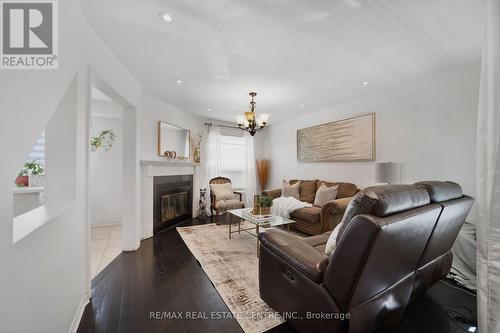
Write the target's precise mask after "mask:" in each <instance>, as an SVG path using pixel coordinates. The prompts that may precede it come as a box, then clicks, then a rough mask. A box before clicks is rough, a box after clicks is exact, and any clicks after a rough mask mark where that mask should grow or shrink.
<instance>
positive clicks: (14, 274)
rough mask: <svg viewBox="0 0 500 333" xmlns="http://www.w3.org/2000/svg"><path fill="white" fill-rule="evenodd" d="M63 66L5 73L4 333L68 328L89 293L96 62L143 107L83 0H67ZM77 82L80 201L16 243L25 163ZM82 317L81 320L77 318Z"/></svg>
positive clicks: (62, 7)
mask: <svg viewBox="0 0 500 333" xmlns="http://www.w3.org/2000/svg"><path fill="white" fill-rule="evenodd" d="M58 3H59V12H60V13H59V18H60V22H59V26H60V27H61V28H60V29H59V48H60V55H59V69H58V70H50V71H48V70H32V71H27V70H24V71H17V70H8V71H7V70H3V71H1V73H0V112H1V113H2V122H0V140H1V142H4V143H6V144H4V145H3V148H2V163H0V221H2V223H0V262H1V263H2V268H1V270H0V295H2V298H3V299H4V300H8V301H6V302H2V303H1V304H0V332H68V330H70V328H71V327H72V325H73V323H74V322H75V321H74V319H75V315H76V314H77V313H79V312H78V311H79V310H80V309H82V307H81V305H82V304H84V302H85V301H86V299H88V296H89V291H90V290H89V283H88V282H89V278H90V272H89V258H88V255H89V249H88V240H89V230H88V224H87V215H88V214H87V194H88V193H87V186H86V183H87V174H88V169H87V167H86V165H87V158H88V153H87V151H88V103H87V100H88V96H89V94H90V93H89V85H90V81H89V66H92V68H93V69H94V70H95V71H96V72H97V73H98V74H99V76H100V77H102V78H103V79H104V80H105V81H106V82H108V84H110V85H111V86H112V87H114V88H115V89H116V90H117V92H118V93H119V94H120V95H122V96H123V97H124V98H126V99H127V100H128V101H129V102H130V103H131V104H133V105H134V106H136V107H137V108H139V103H140V98H139V95H140V89H139V84H138V83H137V82H136V81H135V80H134V79H133V78H132V76H131V75H130V74H129V73H128V72H127V70H126V69H125V68H124V67H123V66H122V65H121V64H120V62H119V61H118V60H117V59H116V58H115V56H114V55H113V53H112V52H111V51H110V50H109V49H108V48H107V47H106V46H105V45H104V44H103V43H102V41H101V40H100V39H99V38H98V37H97V35H96V34H95V33H94V31H93V30H92V29H91V28H90V27H89V26H88V25H87V23H86V22H85V20H84V17H83V15H82V13H81V9H80V3H79V2H78V1H76V0H64V1H59V2H58ZM74 79H75V80H76V84H77V105H76V112H77V115H76V117H77V124H76V131H75V133H74V134H75V136H76V144H75V146H74V150H75V152H76V170H74V171H75V182H76V194H75V197H76V199H75V202H76V205H75V207H73V208H72V209H71V210H69V211H66V212H65V213H64V214H61V215H59V216H57V217H55V218H53V219H52V220H51V221H49V222H48V223H45V224H44V225H42V226H40V227H39V228H38V229H36V230H35V231H33V232H32V233H30V234H29V235H28V236H26V237H25V238H23V239H21V240H20V241H18V242H17V243H12V234H13V226H12V223H11V221H12V211H13V209H12V206H13V196H12V186H13V179H14V178H15V176H16V174H17V172H18V169H19V166H20V165H22V163H23V161H25V160H26V157H27V156H28V154H29V152H30V150H31V148H32V146H33V143H34V142H35V141H36V139H37V137H38V136H39V135H40V133H41V132H42V131H43V129H44V128H45V127H46V125H47V123H48V121H49V119H50V118H51V115H52V114H53V113H54V111H55V110H56V108H57V106H58V105H59V102H60V101H61V99H62V97H63V95H64V93H65V92H66V90H67V88H68V86H69V85H70V83H71V82H72V81H73V80H74ZM76 318H77V317H76Z"/></svg>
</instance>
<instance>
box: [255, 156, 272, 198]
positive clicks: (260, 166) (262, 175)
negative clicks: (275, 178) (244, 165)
mask: <svg viewBox="0 0 500 333" xmlns="http://www.w3.org/2000/svg"><path fill="white" fill-rule="evenodd" d="M270 167H271V161H270V160H257V174H258V175H259V184H260V189H261V190H262V191H264V190H265V189H266V184H267V178H268V176H269V168H270Z"/></svg>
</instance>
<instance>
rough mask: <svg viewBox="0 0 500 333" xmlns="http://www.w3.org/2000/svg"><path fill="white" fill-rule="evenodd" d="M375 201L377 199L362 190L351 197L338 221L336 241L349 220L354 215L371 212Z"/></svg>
mask: <svg viewBox="0 0 500 333" xmlns="http://www.w3.org/2000/svg"><path fill="white" fill-rule="evenodd" d="M377 201H378V200H377V199H374V198H371V197H370V196H368V194H366V193H364V192H359V193H358V194H356V195H355V196H354V197H353V198H352V200H351V202H350V203H349V205H348V206H347V208H346V209H345V212H344V216H343V217H342V221H341V222H340V223H339V225H340V229H339V232H338V234H337V242H338V241H339V240H340V237H342V234H343V233H344V231H345V230H346V229H347V226H348V225H349V223H350V222H351V220H352V219H353V218H354V217H355V216H356V215H361V214H369V213H371V211H372V208H373V206H374V205H375V204H376V203H377Z"/></svg>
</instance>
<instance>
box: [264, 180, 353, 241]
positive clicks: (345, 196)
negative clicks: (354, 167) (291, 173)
mask: <svg viewBox="0 0 500 333" xmlns="http://www.w3.org/2000/svg"><path fill="white" fill-rule="evenodd" d="M296 182H298V180H297V179H293V180H290V184H292V185H293V184H295V183H296ZM321 183H325V185H326V186H328V187H330V186H334V185H338V186H339V188H338V193H337V199H335V200H332V201H330V202H328V203H326V204H325V205H324V206H323V207H316V206H313V207H309V208H302V209H298V210H296V211H294V212H293V213H292V214H291V215H290V218H291V219H292V220H294V221H295V223H293V224H291V227H292V228H294V229H296V230H299V231H301V232H303V233H306V234H308V235H319V234H322V233H324V232H326V231H328V230H333V228H335V227H336V226H337V224H339V223H340V221H341V220H342V216H343V215H344V211H345V209H346V207H347V205H348V204H349V202H351V200H352V197H353V196H354V195H355V194H356V193H358V192H359V190H358V188H357V186H356V185H355V184H351V183H342V182H329V181H323V180H317V179H314V180H301V181H300V192H299V195H300V201H304V202H308V203H310V204H314V198H315V197H316V190H317V189H318V187H319V186H321ZM262 195H266V196H269V197H271V198H273V199H274V198H277V197H279V196H281V188H277V189H270V190H265V191H263V192H262Z"/></svg>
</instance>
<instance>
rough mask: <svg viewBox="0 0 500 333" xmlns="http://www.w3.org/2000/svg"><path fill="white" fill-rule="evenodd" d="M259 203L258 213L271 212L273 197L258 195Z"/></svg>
mask: <svg viewBox="0 0 500 333" xmlns="http://www.w3.org/2000/svg"><path fill="white" fill-rule="evenodd" d="M259 204H260V213H261V214H262V215H269V214H271V206H272V205H273V198H271V197H267V196H262V197H260V201H259Z"/></svg>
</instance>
